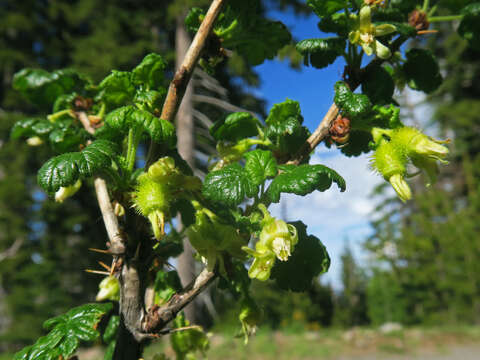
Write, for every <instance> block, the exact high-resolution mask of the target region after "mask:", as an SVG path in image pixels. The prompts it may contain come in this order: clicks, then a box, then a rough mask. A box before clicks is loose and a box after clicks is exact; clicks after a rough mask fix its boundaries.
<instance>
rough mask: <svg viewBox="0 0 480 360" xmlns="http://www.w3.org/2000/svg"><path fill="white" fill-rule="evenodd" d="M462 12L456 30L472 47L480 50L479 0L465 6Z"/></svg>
mask: <svg viewBox="0 0 480 360" xmlns="http://www.w3.org/2000/svg"><path fill="white" fill-rule="evenodd" d="M462 14H463V18H462V21H461V22H460V25H459V26H458V30H457V31H458V33H459V35H460V36H461V37H463V38H464V39H465V40H467V41H468V44H469V45H470V46H471V47H472V48H473V49H476V50H480V2H476V3H473V4H469V5H467V6H465V7H464V8H463V9H462Z"/></svg>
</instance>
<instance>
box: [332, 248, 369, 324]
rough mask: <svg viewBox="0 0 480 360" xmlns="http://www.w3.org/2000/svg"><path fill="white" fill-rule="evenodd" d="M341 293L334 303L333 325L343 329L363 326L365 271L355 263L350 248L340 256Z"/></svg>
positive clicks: (365, 321) (366, 321)
mask: <svg viewBox="0 0 480 360" xmlns="http://www.w3.org/2000/svg"><path fill="white" fill-rule="evenodd" d="M341 261H342V274H341V277H342V285H343V291H342V292H341V293H340V294H338V296H337V297H336V299H335V301H336V304H335V315H334V323H336V324H337V325H341V326H344V327H349V328H350V327H352V326H358V325H365V324H367V323H368V316H367V303H366V286H367V277H366V274H365V270H364V269H363V268H361V267H360V266H359V265H358V264H357V262H356V261H355V257H354V256H353V253H352V251H351V249H350V247H348V244H347V246H346V247H345V249H344V251H343V252H342V254H341Z"/></svg>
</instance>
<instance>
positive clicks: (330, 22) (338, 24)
mask: <svg viewBox="0 0 480 360" xmlns="http://www.w3.org/2000/svg"><path fill="white" fill-rule="evenodd" d="M317 26H318V29H319V30H320V31H322V32H324V33H335V34H337V35H338V36H340V37H344V38H346V37H347V36H348V33H349V20H348V18H347V16H346V15H345V13H337V14H333V15H332V16H329V17H324V18H322V19H321V20H320V22H319V23H318V25H317Z"/></svg>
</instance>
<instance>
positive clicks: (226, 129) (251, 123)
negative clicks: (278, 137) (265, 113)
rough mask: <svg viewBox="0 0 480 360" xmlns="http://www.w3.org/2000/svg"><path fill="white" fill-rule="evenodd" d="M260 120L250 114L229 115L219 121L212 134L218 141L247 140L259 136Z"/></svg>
mask: <svg viewBox="0 0 480 360" xmlns="http://www.w3.org/2000/svg"><path fill="white" fill-rule="evenodd" d="M258 124H259V122H258V120H257V119H256V118H255V117H254V116H253V115H252V114H250V113H248V112H236V113H233V114H229V115H228V116H227V117H226V118H224V119H223V120H220V121H217V122H216V123H215V124H214V125H213V126H212V127H211V128H210V134H211V135H212V136H213V138H214V139H215V140H217V141H220V140H223V141H231V142H237V141H238V140H241V139H245V138H248V137H251V136H256V135H258V128H257V125H258Z"/></svg>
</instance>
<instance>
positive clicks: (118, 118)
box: [95, 105, 177, 148]
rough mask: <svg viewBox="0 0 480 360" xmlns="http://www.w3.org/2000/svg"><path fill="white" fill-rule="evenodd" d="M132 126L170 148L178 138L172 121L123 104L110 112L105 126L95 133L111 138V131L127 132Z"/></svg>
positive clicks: (117, 132)
mask: <svg viewBox="0 0 480 360" xmlns="http://www.w3.org/2000/svg"><path fill="white" fill-rule="evenodd" d="M131 128H136V129H141V130H143V131H145V132H147V133H148V134H149V135H150V137H151V138H152V140H153V141H155V142H158V143H163V144H166V145H167V146H168V147H169V148H173V147H175V144H176V141H177V138H176V133H175V127H174V125H173V124H172V123H170V122H168V121H166V120H163V119H159V118H157V117H156V116H153V115H152V114H151V113H150V112H148V111H146V110H140V109H137V108H136V107H134V106H131V105H128V106H122V107H120V108H117V109H115V110H113V111H112V112H110V113H108V114H107V116H106V117H105V124H104V127H103V128H100V129H99V130H97V132H96V133H95V135H96V136H97V137H98V136H100V137H103V136H106V137H107V138H109V136H111V134H110V133H116V134H126V133H128V131H129V129H131Z"/></svg>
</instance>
